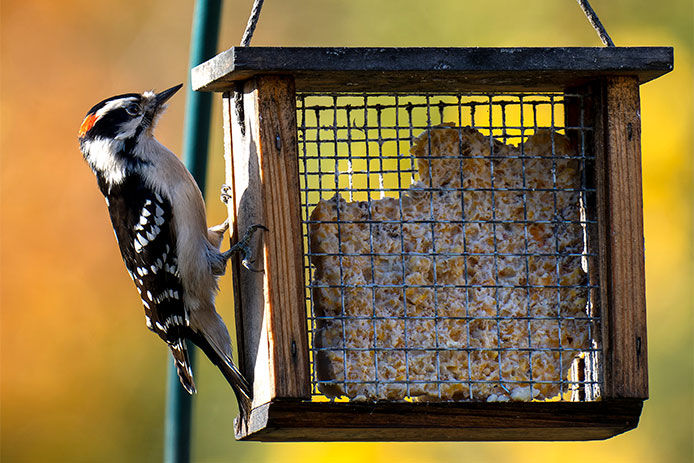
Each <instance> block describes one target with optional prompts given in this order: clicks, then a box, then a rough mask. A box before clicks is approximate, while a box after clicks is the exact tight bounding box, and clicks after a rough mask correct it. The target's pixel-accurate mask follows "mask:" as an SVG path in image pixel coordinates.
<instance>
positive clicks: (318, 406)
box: [236, 400, 643, 441]
mask: <svg viewBox="0 0 694 463" xmlns="http://www.w3.org/2000/svg"><path fill="white" fill-rule="evenodd" d="M642 405H643V404H642V402H641V401H640V400H624V401H609V402H506V403H499V402H494V403H487V402H482V403H480V402H456V403H402V402H399V403H383V402H378V403H361V404H360V403H348V402H343V403H339V402H301V401H274V402H270V403H267V404H263V405H261V406H260V407H257V408H255V409H254V410H253V412H252V413H251V418H250V423H249V427H248V429H243V430H240V431H239V434H237V435H236V438H237V439H244V440H260V441H373V440H379V441H459V440H468V441H489V440H553V441H554V440H593V439H606V438H608V437H612V436H614V435H616V434H620V433H622V432H625V431H628V430H629V429H633V428H635V427H636V425H637V424H638V421H639V416H640V414H641V408H642Z"/></svg>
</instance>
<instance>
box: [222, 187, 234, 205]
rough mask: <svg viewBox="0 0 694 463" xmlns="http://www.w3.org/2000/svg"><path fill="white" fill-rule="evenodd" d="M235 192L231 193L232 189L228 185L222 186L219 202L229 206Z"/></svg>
mask: <svg viewBox="0 0 694 463" xmlns="http://www.w3.org/2000/svg"><path fill="white" fill-rule="evenodd" d="M233 194H234V192H233V191H231V187H230V186H229V185H227V184H226V183H224V184H222V188H221V189H220V192H219V200H220V201H221V202H223V203H224V204H229V200H230V199H231V198H233Z"/></svg>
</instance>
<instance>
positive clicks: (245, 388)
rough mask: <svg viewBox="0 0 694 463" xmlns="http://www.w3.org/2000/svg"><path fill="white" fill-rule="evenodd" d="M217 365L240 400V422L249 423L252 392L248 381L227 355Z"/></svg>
mask: <svg viewBox="0 0 694 463" xmlns="http://www.w3.org/2000/svg"><path fill="white" fill-rule="evenodd" d="M217 366H218V367H219V369H220V370H221V371H222V374H223V375H224V378H226V380H227V382H228V383H229V385H230V386H231V388H232V389H233V390H234V394H236V400H238V402H239V415H240V422H241V423H244V424H246V425H247V423H248V417H249V416H250V413H251V407H252V393H251V388H250V386H249V385H248V381H246V378H244V376H243V374H241V372H240V371H239V369H238V368H236V365H234V363H233V362H232V361H231V359H229V358H228V357H227V356H222V359H221V361H220V362H219V363H218V364H217Z"/></svg>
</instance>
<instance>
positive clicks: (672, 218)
mask: <svg viewBox="0 0 694 463" xmlns="http://www.w3.org/2000/svg"><path fill="white" fill-rule="evenodd" d="M250 4H251V0H236V1H226V2H225V6H224V10H223V18H222V33H221V37H220V41H219V50H223V49H226V48H228V47H229V46H231V45H234V44H236V43H237V42H238V41H239V40H240V37H241V34H242V29H243V27H244V25H245V22H246V19H247V15H248V12H249V10H250ZM593 6H594V7H595V8H596V10H597V11H598V13H599V14H600V16H601V19H602V20H603V23H604V24H605V25H606V27H607V29H608V31H609V32H610V34H611V35H612V38H613V39H614V40H615V42H616V43H617V45H668V46H674V47H675V71H674V72H672V73H670V74H668V75H666V76H665V77H663V78H661V79H659V80H657V81H654V82H651V83H648V84H646V85H645V86H643V87H642V92H641V97H642V121H643V168H644V175H643V179H644V184H643V187H644V205H645V228H646V229H645V233H646V272H647V275H646V277H647V297H648V330H649V338H648V350H649V351H648V353H649V363H650V387H651V398H650V399H649V400H648V401H647V402H646V404H645V408H644V412H643V415H642V419H641V424H640V426H639V427H638V428H637V429H636V430H634V431H631V432H629V433H626V434H624V435H622V436H619V437H616V438H613V439H611V440H608V441H605V442H590V443H433V444H389V443H368V444H337V443H336V444H332V443H331V444H260V443H238V442H235V441H234V439H233V437H232V436H233V432H232V421H231V420H232V417H233V416H234V415H235V413H236V409H235V405H234V399H233V394H231V391H230V389H229V388H228V387H227V385H226V384H225V383H224V380H223V378H222V376H221V375H220V374H218V372H217V371H215V370H214V369H213V367H211V366H210V365H209V364H208V363H207V362H206V361H200V362H198V364H199V367H198V372H199V373H198V377H199V381H198V385H199V390H200V393H199V394H198V395H197V397H196V399H195V411H194V419H195V422H194V436H193V439H194V441H193V455H194V461H199V462H221V461H237V462H244V461H254V462H265V461H267V462H270V461H282V462H288V463H291V462H334V463H339V462H348V461H364V462H393V461H397V462H399V463H407V462H421V463H428V462H448V461H495V462H496V463H503V462H537V461H584V462H585V461H589V462H590V461H592V462H603V461H604V462H628V463H637V462H679V461H682V462H688V461H692V458H694V456H693V454H692V453H693V451H692V445H693V444H692V440H693V438H694V436H693V428H692V426H693V422H694V420H693V416H692V415H693V412H692V408H693V403H692V401H693V395H694V392H693V391H694V382H693V356H694V355H693V353H694V347H693V343H692V308H693V307H692V300H693V294H692V286H693V285H694V280H693V279H692V268H693V265H692V264H693V254H692V245H691V242H692V210H693V206H694V205H693V203H692V189H693V188H692V155H693V152H692V133H693V131H694V127H693V119H692V103H693V92H692V85H693V84H692V82H694V76H693V75H692V53H693V51H694V32H693V30H694V12H693V6H692V1H691V0H661V1H652V0H611V1H607V0H593ZM192 10H193V7H192V2H189V1H185V0H158V1H149V2H142V1H132V0H131V1H111V2H106V1H102V2H98V1H94V0H69V1H68V0H62V1H55V0H33V1H26V0H24V1H19V0H3V1H2V9H1V12H2V81H1V90H2V96H1V98H2V99H1V108H2V109H1V111H2V112H1V120H0V123H1V130H2V145H1V151H2V158H1V162H2V164H1V175H2V176H1V179H0V180H1V181H0V186H1V200H2V204H1V212H2V219H1V220H2V222H1V226H2V228H1V235H0V236H1V239H2V250H1V254H0V259H1V272H2V273H1V274H0V278H1V280H0V282H1V285H2V288H1V292H2V294H1V299H0V303H1V309H2V384H1V386H2V423H1V426H2V444H1V445H2V453H1V459H2V461H7V462H40V461H71V462H72V461H85V462H87V461H89V462H92V461H99V462H106V461H109V462H110V461H113V462H120V461H128V462H138V461H143V462H144V461H158V460H160V459H161V455H162V434H163V418H164V416H163V413H164V409H163V406H164V390H165V389H164V387H165V363H166V358H167V357H166V355H167V353H166V349H165V347H164V345H163V344H162V343H161V342H160V341H159V340H157V339H156V338H155V337H154V336H153V335H152V334H151V333H150V332H149V331H147V330H146V329H145V326H144V319H143V317H142V308H141V305H140V301H139V298H138V295H137V292H136V291H135V290H134V288H133V286H132V283H131V282H130V280H129V278H128V276H127V273H126V272H125V271H124V267H123V265H122V263H121V260H120V256H119V253H118V250H117V247H116V245H115V241H114V239H113V232H112V230H111V227H110V222H109V219H108V215H107V212H106V208H105V207H104V201H103V198H102V197H101V195H100V194H99V193H98V191H97V188H96V182H95V180H94V177H93V175H92V173H91V172H90V171H89V169H88V168H87V166H86V165H85V164H84V162H83V160H82V158H81V155H80V153H79V150H78V146H77V140H76V135H77V129H78V127H79V124H80V122H81V120H82V117H83V116H84V114H85V112H86V111H87V109H89V108H90V107H91V106H92V105H93V104H95V103H96V102H98V101H100V100H101V99H103V98H105V97H108V96H111V95H114V94H117V93H122V92H128V91H142V90H147V89H157V90H161V89H164V88H167V87H169V86H171V85H174V84H176V83H178V82H182V81H186V80H187V68H186V67H187V61H188V41H189V37H190V25H191V18H192ZM253 44H254V45H306V46H310V45H313V46H321V45H346V46H378V45H384V46H398V45H400V46H420V45H421V46H478V45H479V46H571V45H574V46H581V45H587V46H598V45H599V41H598V39H597V37H596V36H595V34H594V32H593V30H592V29H591V27H590V26H589V25H588V23H587V22H586V20H585V19H584V17H583V15H582V13H581V11H580V10H579V8H578V6H577V5H576V2H575V1H573V0H562V1H557V0H554V1H552V0H523V1H520V0H518V1H514V0H485V1H482V0H479V1H474V2H472V1H461V0H437V1H435V2H426V1H422V0H397V1H396V0H389V1H374V0H352V1H339V0H305V1H298V0H291V1H287V0H285V1H280V0H268V1H267V2H266V5H265V7H264V10H263V14H262V17H261V20H260V23H259V26H258V29H257V31H256V35H255V38H254V41H253ZM218 100H219V98H218V97H217V98H216V99H215V108H214V114H213V121H214V123H213V129H212V134H211V143H212V145H211V147H212V149H211V163H210V174H209V177H208V185H209V188H208V190H209V197H210V198H212V200H211V201H210V205H209V211H208V216H209V217H210V222H216V221H219V220H221V218H222V217H223V214H224V211H223V208H222V207H221V205H220V204H219V202H218V201H217V199H216V198H217V197H218V189H219V186H220V184H221V183H222V180H223V172H222V169H223V167H222V161H221V152H222V144H221V140H222V129H221V116H220V113H219V101H218ZM183 109H184V98H183V96H177V97H176V98H175V99H174V100H173V101H172V102H171V104H170V109H169V111H168V113H167V114H166V115H165V116H164V117H163V119H162V120H161V122H160V124H159V129H158V136H159V139H160V140H162V142H163V143H164V144H166V145H167V146H169V147H170V148H172V149H173V150H174V151H175V152H180V147H181V130H182V126H183ZM225 278H226V279H225V280H224V281H223V282H222V286H223V288H224V289H223V292H222V295H221V297H220V298H219V310H220V312H221V313H222V315H223V316H224V317H225V318H226V319H227V320H231V318H232V308H231V307H230V303H231V296H230V290H229V289H228V288H229V280H228V276H227V277H225Z"/></svg>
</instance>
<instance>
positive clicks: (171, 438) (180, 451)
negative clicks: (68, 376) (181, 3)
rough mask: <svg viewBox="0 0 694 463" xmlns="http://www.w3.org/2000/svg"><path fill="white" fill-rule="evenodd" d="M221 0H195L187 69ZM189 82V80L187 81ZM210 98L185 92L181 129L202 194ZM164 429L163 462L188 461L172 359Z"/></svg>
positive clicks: (211, 45) (215, 22) (187, 415)
mask: <svg viewBox="0 0 694 463" xmlns="http://www.w3.org/2000/svg"><path fill="white" fill-rule="evenodd" d="M221 9H222V1H221V0H197V1H196V2H195V9H194V10H193V27H192V32H191V39H190V69H192V68H193V67H195V66H197V65H198V64H200V63H202V62H203V61H205V60H208V59H210V58H212V56H214V54H215V53H216V51H217V37H218V33H219V21H220V12H221ZM188 80H189V81H190V79H188ZM211 107H212V94H211V93H201V92H194V91H192V89H191V88H190V86H189V87H188V89H187V92H186V113H185V120H184V128H183V162H184V163H185V165H186V167H187V168H188V170H189V171H190V172H191V173H192V174H193V177H194V178H195V180H196V181H197V182H198V186H199V187H200V191H202V192H203V194H204V192H205V180H206V177H207V145H208V135H209V131H210V115H211V114H210V113H211ZM188 353H189V356H190V361H191V364H192V365H191V366H194V365H195V348H194V346H193V345H192V344H191V343H188ZM166 381H167V392H166V418H165V420H166V422H165V427H164V462H165V463H187V462H189V461H190V434H191V411H192V402H193V401H192V397H191V396H190V395H189V394H188V393H187V392H186V391H185V389H183V387H182V386H181V384H180V383H179V381H178V375H177V374H176V367H175V366H174V363H173V359H171V358H169V366H168V373H167V380H166Z"/></svg>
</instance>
